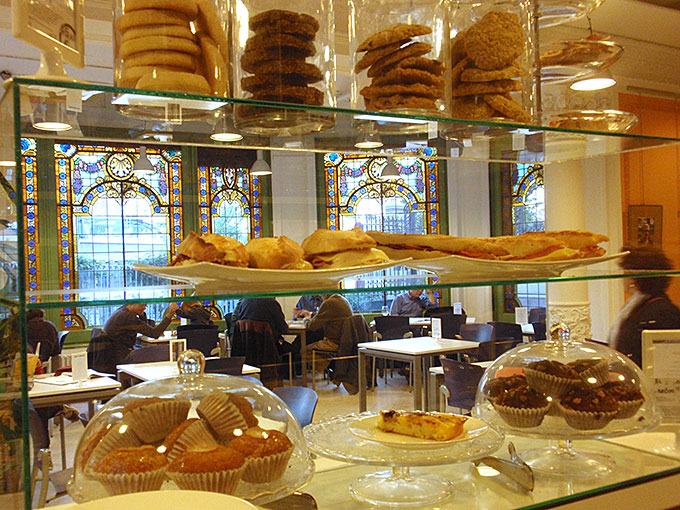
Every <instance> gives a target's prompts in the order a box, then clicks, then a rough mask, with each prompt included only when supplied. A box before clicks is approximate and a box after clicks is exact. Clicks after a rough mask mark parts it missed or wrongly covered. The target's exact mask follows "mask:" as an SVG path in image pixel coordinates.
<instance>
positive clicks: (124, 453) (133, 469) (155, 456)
mask: <svg viewBox="0 0 680 510" xmlns="http://www.w3.org/2000/svg"><path fill="white" fill-rule="evenodd" d="M167 467H168V461H167V460H166V459H165V455H163V454H162V453H159V452H158V451H157V450H156V448H154V447H153V446H151V445H144V446H137V447H134V448H118V449H117V450H114V451H112V452H110V453H107V454H106V455H105V456H104V457H103V458H102V459H100V460H99V461H98V462H97V463H96V464H94V466H93V467H92V468H91V469H90V470H89V473H88V474H89V475H90V476H91V477H93V478H96V479H97V480H99V482H101V484H102V485H103V486H104V487H105V488H106V490H107V491H108V492H109V493H110V494H111V495H115V494H127V493H128V492H142V491H156V490H158V489H160V488H161V485H162V484H163V479H164V478H165V470H166V469H167Z"/></svg>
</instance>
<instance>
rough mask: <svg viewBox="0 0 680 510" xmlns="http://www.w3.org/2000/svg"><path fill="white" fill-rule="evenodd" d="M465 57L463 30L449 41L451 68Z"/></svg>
mask: <svg viewBox="0 0 680 510" xmlns="http://www.w3.org/2000/svg"><path fill="white" fill-rule="evenodd" d="M465 57H467V51H465V30H461V31H460V32H458V33H457V34H456V37H454V38H453V39H451V66H455V65H456V63H457V62H460V61H461V60H463V59H464V58H465Z"/></svg>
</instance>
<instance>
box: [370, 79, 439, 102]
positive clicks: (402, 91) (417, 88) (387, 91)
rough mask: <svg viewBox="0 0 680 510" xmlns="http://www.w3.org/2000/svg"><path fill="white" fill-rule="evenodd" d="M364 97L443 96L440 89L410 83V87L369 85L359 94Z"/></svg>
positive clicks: (436, 97) (435, 97)
mask: <svg viewBox="0 0 680 510" xmlns="http://www.w3.org/2000/svg"><path fill="white" fill-rule="evenodd" d="M359 94H361V95H362V96H364V97H368V98H371V99H372V98H375V97H385V96H394V95H397V94H399V95H404V96H406V95H411V96H419V97H429V98H432V99H438V98H440V97H442V96H443V95H444V89H443V88H442V87H432V86H429V85H422V84H420V83H412V84H411V85H382V86H380V85H375V84H374V85H371V86H370V87H364V88H363V89H361V91H360V92H359Z"/></svg>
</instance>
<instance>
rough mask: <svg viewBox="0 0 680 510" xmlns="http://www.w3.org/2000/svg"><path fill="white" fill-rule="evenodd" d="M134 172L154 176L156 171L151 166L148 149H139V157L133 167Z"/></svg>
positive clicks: (143, 147) (142, 147)
mask: <svg viewBox="0 0 680 510" xmlns="http://www.w3.org/2000/svg"><path fill="white" fill-rule="evenodd" d="M132 171H133V172H135V173H143V174H144V173H146V174H152V173H154V172H155V171H156V169H155V168H154V167H153V165H152V164H151V160H149V158H148V157H147V156H146V147H145V146H144V145H142V146H141V147H140V148H139V157H138V158H137V161H135V164H134V165H133V166H132Z"/></svg>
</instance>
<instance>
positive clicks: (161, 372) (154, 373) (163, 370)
mask: <svg viewBox="0 0 680 510" xmlns="http://www.w3.org/2000/svg"><path fill="white" fill-rule="evenodd" d="M116 368H117V369H118V370H119V371H120V372H125V373H126V374H129V375H131V376H132V377H135V378H137V379H140V380H142V381H150V380H151V379H159V378H161V377H169V376H174V375H179V368H177V363H175V362H174V361H154V362H152V363H130V364H127V365H117V366H116ZM259 373H260V369H259V368H257V367H253V366H250V365H243V370H242V372H241V374H243V375H253V374H259Z"/></svg>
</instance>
